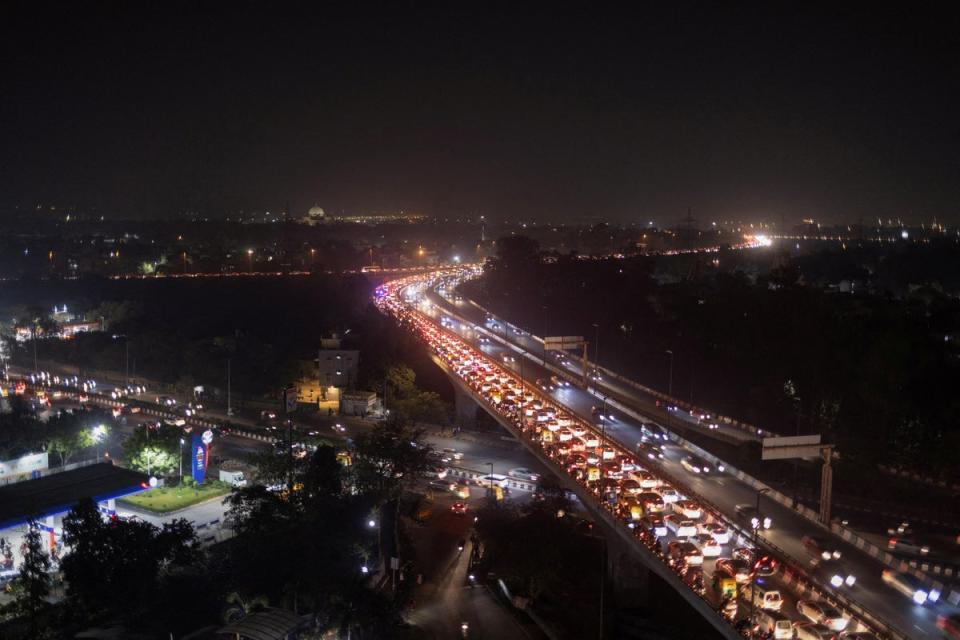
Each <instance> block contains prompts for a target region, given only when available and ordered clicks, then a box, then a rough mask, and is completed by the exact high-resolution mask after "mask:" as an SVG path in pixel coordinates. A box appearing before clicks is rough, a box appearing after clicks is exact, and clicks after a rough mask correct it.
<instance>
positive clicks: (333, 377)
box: [317, 349, 360, 389]
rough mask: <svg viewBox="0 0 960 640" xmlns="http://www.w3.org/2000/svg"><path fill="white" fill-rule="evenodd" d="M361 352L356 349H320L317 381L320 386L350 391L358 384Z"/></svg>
mask: <svg viewBox="0 0 960 640" xmlns="http://www.w3.org/2000/svg"><path fill="white" fill-rule="evenodd" d="M359 364H360V352H359V351H357V350H355V349H320V351H319V353H318V354H317V380H318V381H319V383H320V386H324V387H339V388H341V389H349V388H350V387H351V386H353V385H354V384H356V382H357V368H358V366H359Z"/></svg>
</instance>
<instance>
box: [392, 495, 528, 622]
mask: <svg viewBox="0 0 960 640" xmlns="http://www.w3.org/2000/svg"><path fill="white" fill-rule="evenodd" d="M482 496H483V492H482V491H480V490H479V489H477V488H474V489H473V490H472V491H471V498H470V500H469V501H468V505H469V504H471V503H479V502H480V500H482V499H483V498H482ZM453 502H454V498H453V497H452V496H441V497H438V498H437V500H436V505H435V508H434V515H433V516H432V517H431V518H430V520H429V521H428V522H427V524H425V525H418V524H416V523H414V522H412V521H409V520H408V521H406V528H407V531H408V533H409V535H410V538H411V540H412V542H413V545H414V547H415V549H416V552H417V558H418V561H419V564H418V567H417V570H418V571H419V572H421V573H422V576H423V578H422V580H423V582H422V584H421V585H419V586H418V587H417V589H416V590H415V592H414V602H415V605H414V607H412V609H411V611H410V612H409V613H408V615H407V621H408V622H410V623H411V624H414V625H416V626H418V627H420V628H421V629H423V630H424V631H425V632H426V633H427V635H428V637H430V638H434V639H435V640H454V639H457V638H459V639H462V638H463V637H464V635H463V634H462V631H461V625H462V624H463V623H466V624H467V625H468V626H467V636H466V637H467V638H471V639H472V638H476V639H489V640H494V639H500V638H502V639H504V640H530V639H531V638H534V639H537V638H541V637H543V636H542V635H541V634H540V633H539V632H538V630H537V629H536V627H533V626H531V625H522V624H521V623H519V622H518V621H517V619H516V618H514V616H513V614H512V613H511V612H510V611H508V610H507V608H506V606H505V605H504V604H502V603H501V602H500V601H498V600H497V599H496V598H495V597H494V595H493V594H492V593H491V592H490V591H489V588H488V586H486V585H483V584H482V583H481V582H479V581H477V580H471V579H470V577H469V576H470V573H469V571H470V556H471V553H472V552H473V543H472V542H471V541H470V530H471V526H472V523H473V518H472V517H471V516H470V515H469V511H468V513H467V514H465V515H457V514H454V513H453V512H452V511H451V510H450V506H451V505H452V504H453ZM461 540H463V541H465V543H466V544H465V547H464V549H463V551H462V552H461V551H458V549H457V545H458V543H459V541H461Z"/></svg>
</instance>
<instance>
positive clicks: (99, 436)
mask: <svg viewBox="0 0 960 640" xmlns="http://www.w3.org/2000/svg"><path fill="white" fill-rule="evenodd" d="M106 432H107V428H106V427H105V426H103V425H102V424H98V425H97V426H95V427H94V428H93V431H92V432H91V435H92V436H93V441H94V442H95V443H96V445H97V462H99V461H100V441H101V440H103V436H104V434H105V433H106Z"/></svg>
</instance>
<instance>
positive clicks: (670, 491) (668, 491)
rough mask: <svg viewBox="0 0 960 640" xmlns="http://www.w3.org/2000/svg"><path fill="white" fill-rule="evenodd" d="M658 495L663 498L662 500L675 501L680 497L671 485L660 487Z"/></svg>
mask: <svg viewBox="0 0 960 640" xmlns="http://www.w3.org/2000/svg"><path fill="white" fill-rule="evenodd" d="M660 497H661V498H663V501H664V502H676V501H677V500H680V499H681V496H680V494H679V493H678V492H677V490H676V489H674V488H673V487H662V488H661V489H660Z"/></svg>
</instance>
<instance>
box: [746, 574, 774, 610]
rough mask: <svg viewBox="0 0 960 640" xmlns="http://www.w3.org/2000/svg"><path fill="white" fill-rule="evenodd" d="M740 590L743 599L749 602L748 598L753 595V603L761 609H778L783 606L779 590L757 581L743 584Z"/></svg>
mask: <svg viewBox="0 0 960 640" xmlns="http://www.w3.org/2000/svg"><path fill="white" fill-rule="evenodd" d="M740 592H741V595H742V597H743V599H744V600H746V601H747V602H750V598H751V597H753V601H754V603H755V604H756V605H757V606H758V607H760V608H761V609H769V610H771V611H780V608H781V607H782V606H783V598H781V597H780V592H779V591H777V590H776V589H774V588H772V587H768V586H766V585H764V584H763V583H761V582H759V581H757V582H754V583H753V584H752V585H746V586H744V587H743V589H741V590H740ZM751 594H752V596H751Z"/></svg>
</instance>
